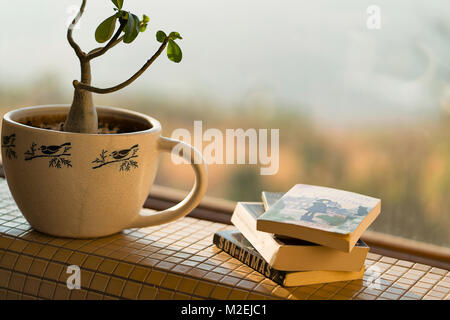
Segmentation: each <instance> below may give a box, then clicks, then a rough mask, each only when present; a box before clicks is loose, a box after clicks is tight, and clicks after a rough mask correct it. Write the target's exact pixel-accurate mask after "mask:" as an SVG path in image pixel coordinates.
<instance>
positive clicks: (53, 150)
mask: <svg viewBox="0 0 450 320" xmlns="http://www.w3.org/2000/svg"><path fill="white" fill-rule="evenodd" d="M37 146H38V145H37V144H36V143H35V142H33V143H32V144H31V146H30V149H29V150H27V151H26V152H25V161H30V160H33V159H36V158H48V159H49V163H48V166H49V168H57V169H61V168H62V167H66V168H71V167H72V161H71V160H70V159H68V158H67V157H70V156H71V155H72V154H71V153H69V150H70V149H72V143H71V142H66V143H63V144H60V145H41V146H40V147H39V148H38V147H37Z"/></svg>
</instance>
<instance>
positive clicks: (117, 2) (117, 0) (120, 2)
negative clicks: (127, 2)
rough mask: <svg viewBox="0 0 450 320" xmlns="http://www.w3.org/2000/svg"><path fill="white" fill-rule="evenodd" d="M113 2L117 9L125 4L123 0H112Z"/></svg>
mask: <svg viewBox="0 0 450 320" xmlns="http://www.w3.org/2000/svg"><path fill="white" fill-rule="evenodd" d="M111 1H112V3H114V5H115V6H116V7H117V9H119V10H121V9H122V6H123V0H111Z"/></svg>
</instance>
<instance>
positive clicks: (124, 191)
mask: <svg viewBox="0 0 450 320" xmlns="http://www.w3.org/2000/svg"><path fill="white" fill-rule="evenodd" d="M68 110H69V107H68V106H39V107H30V108H23V109H18V110H15V111H12V112H9V113H7V114H6V115H5V116H4V118H3V127H2V142H3V144H2V158H3V165H4V169H5V174H6V179H7V182H8V186H9V189H10V191H11V193H12V195H13V197H14V200H15V201H16V203H17V205H18V207H19V209H20V210H21V212H22V214H23V215H24V217H25V218H26V219H27V221H28V222H29V223H30V225H31V226H33V227H34V228H35V229H36V230H38V231H41V232H44V233H47V234H51V235H55V236H62V237H70V238H90V237H100V236H106V235H111V234H114V233H117V232H119V231H121V230H123V229H126V228H133V227H146V226H151V225H157V224H162V223H166V222H169V221H172V220H175V219H178V218H181V217H183V216H185V215H186V214H188V213H189V212H190V211H192V210H193V209H194V208H195V207H196V206H197V205H198V203H199V202H200V200H201V199H202V197H203V196H204V194H205V192H206V187H207V169H206V165H205V162H204V161H203V159H202V157H201V155H200V153H199V152H198V151H196V150H195V149H193V148H192V147H191V146H189V145H186V144H184V143H182V142H180V141H177V140H172V139H168V138H164V137H162V136H161V125H160V124H159V122H158V121H157V120H155V119H153V118H151V117H148V116H146V115H143V114H140V113H136V112H132V111H127V110H122V109H115V108H108V107H98V108H97V112H98V114H99V115H111V116H114V117H122V118H128V119H133V120H135V121H139V122H141V123H148V124H150V125H151V129H148V130H145V131H139V132H135V133H126V134H102V135H97V134H79V133H68V132H59V131H53V130H43V129H38V128H33V127H30V126H26V125H23V124H20V123H18V122H17V120H18V119H22V118H24V117H29V116H33V115H43V114H67V113H68ZM12 135H13V137H14V138H15V139H14V144H13V145H14V147H11V146H9V147H8V143H6V144H5V142H8V141H7V139H8V137H11V136H12ZM10 140H11V139H10ZM69 143H70V145H69ZM32 144H36V147H35V149H37V151H35V156H37V157H35V158H32V159H30V160H25V159H26V158H28V159H29V158H31V157H30V153H28V156H26V155H25V153H26V152H27V151H30V148H31V146H32ZM9 145H11V144H9ZM41 146H62V147H61V149H60V150H58V152H56V153H54V154H51V155H48V154H44V153H43V152H44V151H45V152H47V153H50V152H53V151H54V149H51V148H50V150H49V149H48V148H47V149H46V148H45V147H43V149H42V148H41ZM133 146H137V147H134V148H132V147H133ZM176 146H177V147H180V146H182V147H183V148H187V149H189V150H190V151H192V153H191V158H192V157H195V158H196V160H197V161H195V162H191V164H192V167H193V169H194V172H195V177H196V180H195V184H194V187H193V189H192V191H191V192H190V193H189V195H188V196H187V197H186V199H184V200H183V201H182V202H181V203H179V204H178V205H176V206H175V207H172V208H170V209H168V210H164V211H161V212H156V213H152V214H147V215H144V214H143V212H141V209H142V206H143V204H144V202H145V200H146V198H147V196H148V194H149V191H150V188H151V186H152V184H153V181H154V179H155V175H156V171H157V167H158V156H159V154H160V153H161V152H171V151H172V149H173V148H174V147H176ZM66 147H70V149H68V151H66V152H65V154H68V155H69V156H60V157H58V155H59V154H61V153H63V154H64V150H65V149H64V148H66ZM8 148H10V150H13V151H14V155H15V157H14V155H13V154H11V152H7V149H8ZM11 148H12V149H11ZM39 148H41V149H39ZM130 148H132V149H131V150H130V151H129V153H128V154H127V155H126V156H125V157H123V158H120V157H122V156H123V155H124V154H126V153H127V152H126V151H127V150H128V149H130ZM135 149H137V151H135ZM103 150H106V153H104V155H105V156H106V160H105V161H103V162H102V161H100V162H94V161H95V160H96V159H100V160H101V157H100V154H101V153H102V151H103ZM113 151H118V152H117V153H116V154H115V155H116V157H117V158H119V159H116V158H114V154H113ZM120 151H123V152H122V153H120ZM39 155H40V156H41V157H39ZM130 157H131V158H130ZM53 158H58V159H59V160H61V158H63V159H64V160H65V161H66V163H65V164H64V163H61V162H60V168H58V167H55V165H56V163H55V162H54V163H53V166H50V165H51V163H50V162H51V161H52V159H53ZM124 159H129V160H132V161H135V163H134V164H132V163H130V162H128V170H127V166H126V164H125V165H123V163H124V162H125V161H129V160H124ZM67 160H69V161H70V163H69V164H68V163H67ZM187 160H192V159H187ZM54 161H57V160H54ZM110 161H113V162H111V163H108V162H110ZM114 161H115V162H114ZM121 166H123V167H122V170H121ZM96 167H97V168H96Z"/></svg>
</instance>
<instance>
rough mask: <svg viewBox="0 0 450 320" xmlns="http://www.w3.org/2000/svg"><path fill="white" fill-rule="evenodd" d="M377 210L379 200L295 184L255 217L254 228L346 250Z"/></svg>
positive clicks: (379, 208) (379, 205)
mask: <svg viewBox="0 0 450 320" xmlns="http://www.w3.org/2000/svg"><path fill="white" fill-rule="evenodd" d="M263 199H264V194H263ZM380 210H381V200H380V199H376V198H372V197H369V196H365V195H361V194H357V193H353V192H348V191H343V190H337V189H332V188H326V187H319V186H311V185H303V184H297V185H295V186H294V187H293V188H291V189H290V190H289V191H288V192H287V193H286V194H284V195H283V196H282V197H281V198H280V199H279V200H278V201H276V202H275V203H274V204H273V205H272V206H271V207H270V208H269V209H268V210H267V211H266V212H265V213H264V214H262V215H261V216H260V217H259V218H258V221H257V229H258V230H259V231H265V232H270V233H274V234H277V235H284V236H289V237H294V238H299V239H302V240H307V241H311V242H315V243H318V244H322V245H325V246H330V247H332V248H336V249H338V250H343V251H350V250H351V249H352V248H353V246H354V244H355V243H356V242H357V241H358V239H359V238H360V236H361V234H362V233H363V232H364V231H365V230H366V229H367V228H368V227H369V225H370V224H371V223H372V222H373V221H374V220H375V218H376V217H377V216H378V214H379V213H380ZM333 238H334V240H333Z"/></svg>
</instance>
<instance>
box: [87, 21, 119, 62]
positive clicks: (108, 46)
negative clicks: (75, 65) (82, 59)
mask: <svg viewBox="0 0 450 320" xmlns="http://www.w3.org/2000/svg"><path fill="white" fill-rule="evenodd" d="M126 23H127V21H126V20H122V21H121V22H120V26H119V29H117V31H116V33H115V34H114V36H113V37H112V38H111V40H109V42H108V43H107V44H106V45H105V46H104V47H100V48H97V49H94V50H92V51H90V52H89V53H88V54H87V57H86V59H87V60H92V59H95V58H97V57H99V56H101V55H103V54H105V53H106V52H107V51H108V50H109V49H111V48H112V47H114V46H115V45H117V44H119V43H120V42H121V41H122V40H123V37H124V36H122V37H120V38H119V36H120V34H121V33H122V31H123V29H124V28H125V25H126Z"/></svg>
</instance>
